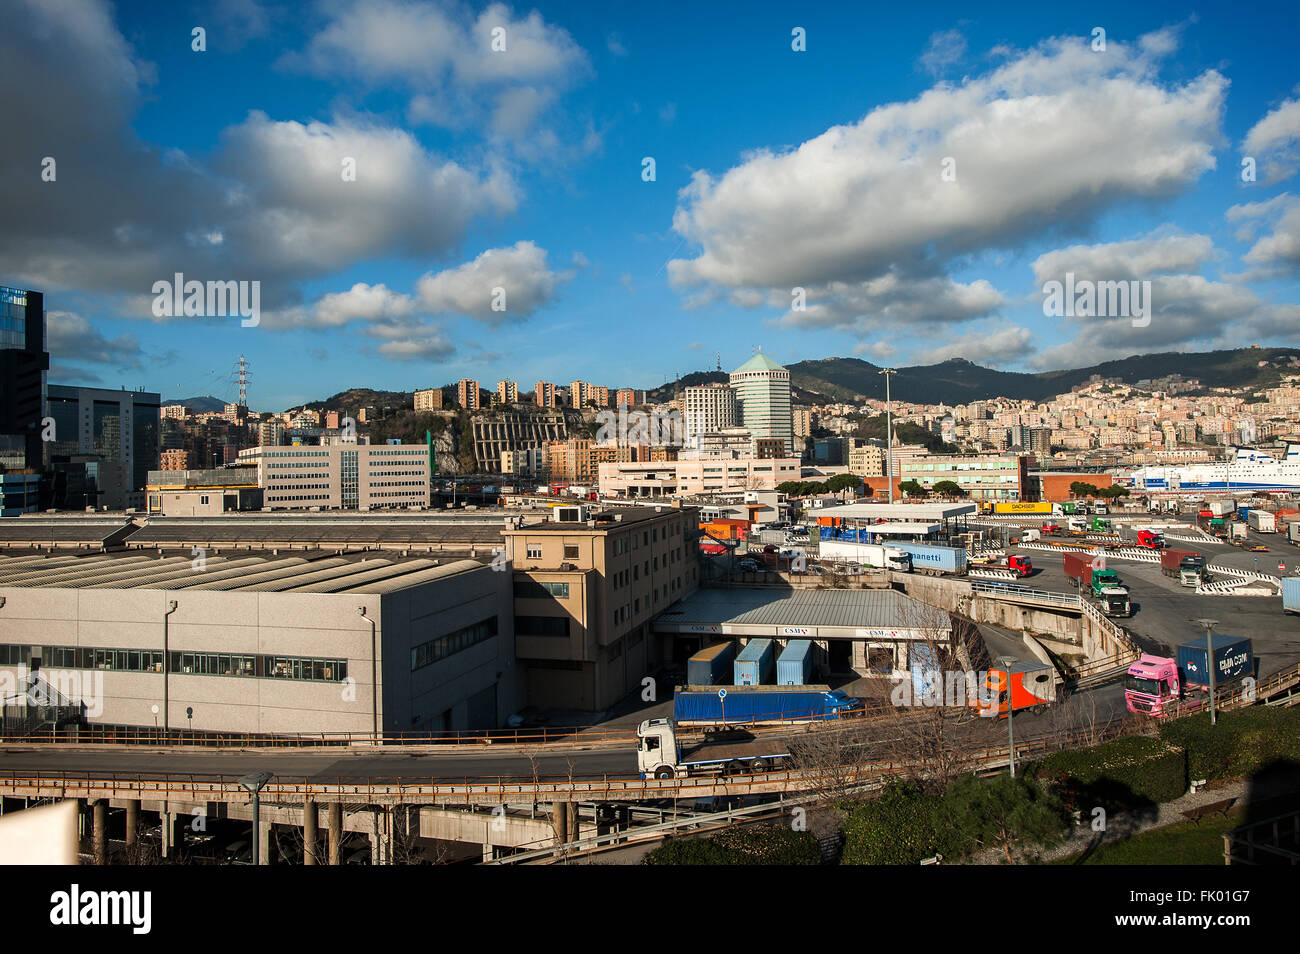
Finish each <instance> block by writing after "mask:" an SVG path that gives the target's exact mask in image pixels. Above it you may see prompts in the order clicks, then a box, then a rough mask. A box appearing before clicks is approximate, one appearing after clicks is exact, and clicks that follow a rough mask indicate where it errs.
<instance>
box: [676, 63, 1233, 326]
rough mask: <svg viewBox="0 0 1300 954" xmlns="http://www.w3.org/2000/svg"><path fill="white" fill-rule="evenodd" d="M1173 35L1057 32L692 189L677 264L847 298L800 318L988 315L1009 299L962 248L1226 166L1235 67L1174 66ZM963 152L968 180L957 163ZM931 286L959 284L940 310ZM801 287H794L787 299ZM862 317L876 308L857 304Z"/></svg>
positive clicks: (1178, 186)
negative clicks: (1141, 37) (976, 273)
mask: <svg viewBox="0 0 1300 954" xmlns="http://www.w3.org/2000/svg"><path fill="white" fill-rule="evenodd" d="M1167 50H1168V43H1166V42H1164V41H1161V42H1157V41H1156V40H1155V39H1153V40H1152V41H1151V42H1150V43H1148V44H1146V48H1145V49H1144V48H1143V47H1142V46H1140V45H1136V46H1130V45H1124V44H1120V43H1116V42H1111V43H1110V44H1109V46H1108V48H1107V52H1106V55H1105V56H1099V55H1097V54H1095V53H1093V52H1092V51H1091V49H1090V48H1089V46H1088V44H1087V41H1086V40H1083V39H1072V38H1062V39H1055V40H1050V41H1047V42H1045V43H1043V44H1041V45H1040V46H1038V47H1037V48H1035V49H1032V50H1029V51H1025V52H1022V53H1020V54H1018V55H1012V56H1011V58H1010V59H1009V60H1008V61H1007V62H1005V63H1003V64H1001V65H1000V66H998V67H996V68H995V69H993V70H991V71H990V72H988V73H987V74H985V75H981V76H978V77H975V78H972V79H967V80H964V81H963V82H962V83H960V84H956V85H947V84H942V85H939V86H936V87H934V88H933V89H931V90H929V91H927V92H926V93H924V94H922V95H921V96H919V97H918V98H916V99H915V100H912V101H910V102H905V103H893V104H888V105H885V106H881V107H879V108H877V109H875V110H872V111H871V112H870V113H869V114H867V115H866V116H865V117H864V118H862V119H861V120H859V121H858V122H856V123H853V124H849V125H844V126H836V127H833V128H832V129H829V130H827V131H826V132H825V133H822V134H821V135H819V136H817V137H815V138H813V139H811V140H809V141H807V142H805V143H803V144H801V145H800V146H798V147H797V148H794V149H791V150H788V151H782V152H777V151H773V150H760V151H758V152H756V153H754V154H752V155H749V156H747V157H746V158H745V159H744V161H743V162H741V163H740V164H739V165H737V166H735V167H734V168H732V169H730V170H727V171H726V172H724V173H722V174H721V175H714V174H711V173H709V172H707V171H700V172H697V173H696V174H695V175H694V176H693V177H692V179H691V181H690V183H689V184H688V185H687V186H686V187H685V188H683V189H682V190H681V192H680V193H679V196H678V206H677V209H676V211H675V213H674V217H673V227H674V229H675V230H676V231H677V232H678V233H679V234H680V235H681V236H682V237H683V238H685V239H687V240H689V241H691V242H693V243H695V244H696V246H697V247H698V250H699V251H698V254H696V255H695V257H693V258H685V259H676V260H674V261H672V262H671V263H670V264H669V275H670V278H671V280H672V281H673V283H674V285H675V286H677V287H678V288H682V289H694V288H698V287H700V286H704V287H708V286H721V287H723V288H727V289H733V290H734V289H765V290H770V291H771V292H772V293H773V294H774V295H775V294H777V293H779V294H780V295H788V294H789V290H790V288H792V287H794V286H801V287H805V288H807V289H809V297H810V300H812V299H813V298H815V297H817V296H816V295H815V294H814V291H815V290H818V291H822V292H826V293H828V294H829V295H830V296H832V297H833V298H835V299H837V300H836V301H834V302H827V303H824V304H823V305H822V306H821V307H820V308H819V310H817V311H813V310H812V309H811V308H810V310H809V312H808V313H806V314H804V315H803V316H802V317H801V316H800V315H798V314H797V313H796V314H792V315H787V316H786V319H785V320H786V321H787V322H788V323H802V324H811V325H821V326H841V327H846V328H848V327H857V329H858V330H859V331H860V332H862V333H866V332H868V331H870V330H872V329H873V328H874V327H876V325H875V323H874V322H871V321H868V320H866V319H869V318H870V316H873V315H875V316H881V315H885V316H892V317H896V318H898V319H899V320H924V319H925V318H926V317H927V316H930V317H937V320H962V318H963V317H964V318H966V319H973V318H979V317H983V316H984V315H987V314H988V313H989V312H990V310H992V309H993V308H995V307H996V306H997V304H998V300H999V296H998V293H997V291H996V290H995V289H993V288H991V287H990V286H987V285H986V284H981V283H979V282H976V283H972V284H970V285H957V284H956V283H950V286H949V287H947V288H946V290H945V288H944V286H943V285H942V282H944V281H946V279H943V278H941V277H937V276H941V274H942V273H943V272H944V271H946V270H947V269H949V268H951V267H954V264H955V263H956V262H958V260H965V259H966V257H968V256H970V255H972V254H975V253H983V252H986V251H988V250H991V249H996V248H1018V247H1020V246H1021V245H1023V244H1024V243H1025V242H1026V241H1028V240H1030V239H1033V238H1038V237H1040V236H1042V235H1049V234H1054V233H1057V232H1066V233H1068V232H1070V231H1085V230H1087V229H1088V228H1090V227H1091V226H1092V225H1093V224H1095V222H1096V221H1097V220H1098V219H1099V217H1100V216H1101V215H1102V214H1103V213H1104V212H1106V211H1108V210H1109V209H1111V208H1113V207H1115V206H1116V205H1118V204H1121V203H1123V202H1127V201H1132V200H1135V199H1142V200H1147V199H1159V198H1163V197H1169V196H1173V195H1176V194H1178V193H1180V192H1181V191H1183V190H1185V189H1186V188H1188V187H1189V186H1190V185H1191V184H1192V183H1194V182H1195V181H1196V179H1197V178H1198V177H1199V176H1200V175H1201V174H1202V173H1204V172H1206V171H1207V170H1210V169H1213V168H1214V166H1215V158H1214V154H1213V149H1214V147H1215V145H1216V144H1217V143H1218V142H1219V140H1220V138H1221V133H1220V123H1221V118H1222V112H1223V104H1224V95H1225V91H1226V87H1227V82H1226V80H1225V79H1224V78H1223V77H1222V76H1221V75H1220V74H1219V73H1217V72H1215V71H1213V70H1209V71H1206V72H1204V73H1202V74H1201V75H1199V76H1196V77H1194V78H1192V79H1190V80H1187V81H1186V82H1182V83H1165V82H1162V81H1161V80H1160V78H1159V76H1158V69H1157V67H1158V63H1157V62H1156V61H1157V58H1158V56H1159V55H1162V54H1163V53H1164V52H1167ZM947 158H951V159H953V160H954V161H955V173H956V176H955V180H953V181H948V180H946V179H945V177H944V176H942V175H941V172H942V171H943V170H944V168H945V166H944V160H945V159H947ZM918 289H924V290H926V291H933V290H939V291H941V292H945V291H946V293H944V294H941V295H940V297H939V298H938V299H937V300H936V301H934V302H933V304H934V307H933V308H932V309H931V308H927V307H926V302H925V301H924V298H925V296H923V295H920V294H918ZM787 300H788V299H787ZM859 318H862V319H863V320H862V321H859V320H858V319H859Z"/></svg>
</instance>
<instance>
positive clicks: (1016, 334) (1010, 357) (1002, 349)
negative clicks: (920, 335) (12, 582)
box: [916, 325, 1034, 367]
mask: <svg viewBox="0 0 1300 954" xmlns="http://www.w3.org/2000/svg"><path fill="white" fill-rule="evenodd" d="M1033 337H1034V336H1033V334H1032V333H1031V332H1030V331H1029V329H1028V328H1021V327H1018V326H1015V325H1006V326H1003V327H1000V328H992V329H988V330H981V331H971V332H968V333H967V334H964V335H959V336H957V337H955V338H950V339H948V340H946V341H945V342H944V343H943V344H942V345H939V346H938V347H936V348H931V349H929V350H927V351H922V352H921V353H920V354H918V355H917V356H916V360H917V361H918V362H919V363H920V364H938V363H939V362H941V361H947V360H948V359H949V358H965V359H966V360H967V361H973V362H975V363H976V364H987V365H993V366H1001V367H1005V366H1006V365H1008V364H1017V363H1019V362H1020V361H1021V360H1023V359H1024V358H1025V357H1026V356H1027V355H1029V354H1032V353H1033V351H1034V343H1033Z"/></svg>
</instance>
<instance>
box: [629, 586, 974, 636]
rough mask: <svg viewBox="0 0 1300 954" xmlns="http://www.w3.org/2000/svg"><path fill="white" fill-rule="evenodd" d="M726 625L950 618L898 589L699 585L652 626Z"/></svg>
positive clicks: (901, 624) (903, 624)
mask: <svg viewBox="0 0 1300 954" xmlns="http://www.w3.org/2000/svg"><path fill="white" fill-rule="evenodd" d="M727 625H733V626H772V627H818V628H828V629H839V630H856V629H922V628H927V629H943V630H947V629H949V628H950V627H951V622H950V621H949V618H948V614H947V612H945V611H944V610H941V609H939V608H938V607H935V606H931V605H929V604H928V603H922V602H920V601H919V600H914V599H912V598H911V597H909V596H907V595H905V594H903V593H899V592H898V591H897V590H834V589H827V590H820V589H819V590H813V589H808V590H794V589H781V588H779V587H754V588H748V589H747V588H742V587H727V588H720V589H700V590H696V591H695V592H694V593H692V594H691V595H690V596H688V597H686V599H684V600H682V601H681V602H680V603H678V604H677V605H676V606H674V607H673V608H672V609H670V610H668V611H667V612H664V613H661V614H659V616H657V617H655V626H656V627H662V626H668V627H672V628H676V627H679V626H692V627H708V626H727ZM776 635H780V634H776ZM787 635H792V636H793V635H801V636H802V635H806V634H803V633H789V634H787Z"/></svg>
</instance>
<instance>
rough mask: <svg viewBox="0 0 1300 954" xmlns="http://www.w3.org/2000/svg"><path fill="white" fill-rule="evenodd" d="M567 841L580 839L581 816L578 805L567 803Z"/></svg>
mask: <svg viewBox="0 0 1300 954" xmlns="http://www.w3.org/2000/svg"><path fill="white" fill-rule="evenodd" d="M568 805H569V841H577V840H578V839H579V838H581V837H582V815H581V814H579V812H578V803H577V802H569V803H568Z"/></svg>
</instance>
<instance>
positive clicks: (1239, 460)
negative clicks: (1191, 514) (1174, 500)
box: [1132, 444, 1300, 493]
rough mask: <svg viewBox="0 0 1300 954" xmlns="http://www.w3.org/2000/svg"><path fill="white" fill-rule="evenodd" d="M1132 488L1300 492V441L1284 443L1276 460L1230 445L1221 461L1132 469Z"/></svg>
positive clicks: (1251, 450)
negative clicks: (1283, 448)
mask: <svg viewBox="0 0 1300 954" xmlns="http://www.w3.org/2000/svg"><path fill="white" fill-rule="evenodd" d="M1132 480H1133V489H1134V490H1147V491H1165V492H1170V493H1177V492H1179V491H1221V492H1224V493H1232V492H1234V491H1238V490H1241V491H1251V490H1263V491H1290V492H1292V493H1300V444H1288V445H1287V446H1286V456H1285V457H1283V458H1282V459H1281V460H1278V459H1277V458H1276V457H1274V456H1273V455H1272V454H1265V453H1263V452H1261V451H1256V450H1253V449H1251V448H1248V447H1234V448H1230V449H1229V451H1228V454H1227V456H1226V457H1225V458H1224V459H1223V460H1221V461H1213V462H1210V463H1207V464H1183V465H1181V466H1177V467H1170V466H1158V467H1142V468H1139V469H1138V470H1135V471H1133V474H1132Z"/></svg>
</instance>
